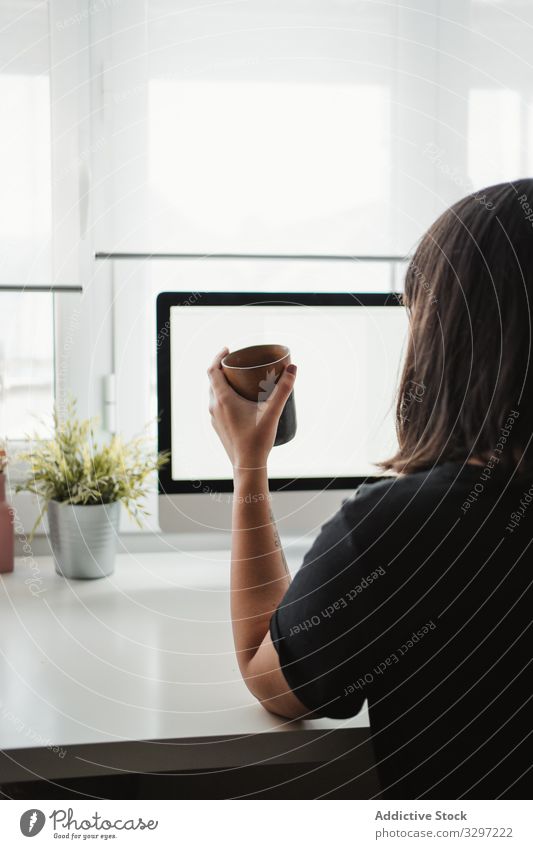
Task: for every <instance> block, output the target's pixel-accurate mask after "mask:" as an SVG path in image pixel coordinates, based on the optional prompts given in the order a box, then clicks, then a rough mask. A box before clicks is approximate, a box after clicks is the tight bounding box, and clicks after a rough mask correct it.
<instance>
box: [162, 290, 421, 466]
mask: <svg viewBox="0 0 533 849" xmlns="http://www.w3.org/2000/svg"><path fill="white" fill-rule="evenodd" d="M406 333H407V316H406V313H405V311H404V310H403V309H402V308H401V307H394V306H393V307H362V306H349V307H346V306H319V307H307V306H279V305H273V306H235V307H233V306H202V305H194V306H173V307H171V309H170V343H171V413H172V428H171V439H172V445H171V448H172V466H171V468H172V477H173V479H174V480H194V481H197V482H198V481H204V480H219V479H227V478H229V477H230V473H231V467H230V463H229V460H228V458H227V456H226V454H225V452H224V449H223V448H222V445H221V444H220V442H219V439H218V437H217V435H216V433H215V432H214V430H213V427H212V425H211V421H210V416H209V411H208V394H209V391H208V390H209V384H208V378H207V375H206V370H207V368H208V366H209V364H210V362H211V360H212V359H213V357H214V356H215V354H216V353H217V352H218V351H219V350H221V349H222V348H223V347H224V346H227V347H228V348H229V349H230V350H235V349H237V348H242V347H245V346H247V345H256V344H262V343H279V344H283V345H287V346H288V347H289V348H290V350H291V357H292V361H293V362H294V363H296V364H297V365H298V375H297V379H296V385H295V401H296V413H297V421H298V429H297V433H296V436H295V438H294V439H293V440H292V441H291V442H289V443H287V444H286V445H279V446H276V447H275V448H273V449H272V452H271V455H270V462H269V474H270V477H271V478H332V477H352V476H355V477H357V476H366V475H374V474H376V473H377V469H376V466H375V465H374V464H375V463H376V462H378V461H379V460H383V459H385V458H386V457H387V456H389V455H390V454H391V453H392V452H393V451H394V448H395V445H396V440H395V433H394V394H395V389H396V385H397V380H398V376H399V369H400V364H401V359H402V354H403V346H404V341H405V338H406Z"/></svg>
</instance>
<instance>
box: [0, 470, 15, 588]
mask: <svg viewBox="0 0 533 849" xmlns="http://www.w3.org/2000/svg"><path fill="white" fill-rule="evenodd" d="M14 549H15V536H14V531H13V509H12V507H11V506H10V505H9V504H8V503H7V501H6V476H5V474H4V473H3V472H0V573H2V572H12V571H13V562H14V560H13V558H14Z"/></svg>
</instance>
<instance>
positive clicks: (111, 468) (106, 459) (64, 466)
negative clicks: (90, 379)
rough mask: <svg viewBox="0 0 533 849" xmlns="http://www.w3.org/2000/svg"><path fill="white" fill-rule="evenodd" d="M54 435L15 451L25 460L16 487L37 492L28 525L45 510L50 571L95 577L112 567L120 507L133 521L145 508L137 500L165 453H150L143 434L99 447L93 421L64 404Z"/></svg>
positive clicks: (138, 519) (139, 521)
mask: <svg viewBox="0 0 533 849" xmlns="http://www.w3.org/2000/svg"><path fill="white" fill-rule="evenodd" d="M53 424H54V433H53V436H52V437H51V438H49V439H42V438H34V439H33V440H32V445H31V449H30V450H29V451H25V452H23V453H22V454H21V455H20V459H21V460H24V461H26V462H27V463H28V464H29V473H28V477H27V479H26V481H25V482H24V483H22V484H20V485H19V486H18V487H17V491H20V490H25V491H28V492H32V493H34V494H35V495H37V496H38V497H39V499H40V501H41V505H42V509H41V513H40V515H39V518H38V520H37V522H36V523H35V526H34V528H33V531H32V534H33V533H34V531H35V528H36V527H37V525H38V524H39V522H40V521H41V519H42V517H43V515H44V514H45V513H47V514H48V522H49V527H50V544H51V547H52V553H53V556H54V560H55V564H56V571H57V572H58V573H59V574H60V575H63V576H64V577H66V578H101V577H103V576H105V575H110V574H111V573H112V572H113V569H114V562H115V551H116V541H117V535H118V526H119V516H120V505H121V504H123V505H124V507H125V508H126V510H127V511H128V513H129V515H130V516H132V517H133V518H134V519H135V521H136V522H137V524H139V525H142V518H143V516H146V515H147V511H146V510H144V509H143V507H142V500H143V498H144V496H145V495H146V493H147V491H148V488H149V479H150V476H151V475H152V473H153V472H155V471H156V470H157V469H160V468H161V467H162V466H163V465H164V464H165V463H167V462H168V454H167V453H164V454H163V453H160V454H158V453H157V452H156V451H154V450H151V449H150V447H149V444H148V437H147V436H146V435H143V436H140V437H137V438H136V439H133V440H132V441H130V442H126V443H125V442H123V441H122V439H121V438H120V437H119V436H113V437H112V438H111V439H110V440H109V442H108V443H107V444H105V445H101V446H99V445H98V444H97V442H96V439H95V434H94V426H95V420H94V419H85V420H79V419H78V417H77V415H76V405H75V403H74V402H70V403H69V404H68V407H67V411H66V415H65V417H64V419H62V420H61V421H60V419H59V416H58V413H57V410H56V411H55V412H54V416H53Z"/></svg>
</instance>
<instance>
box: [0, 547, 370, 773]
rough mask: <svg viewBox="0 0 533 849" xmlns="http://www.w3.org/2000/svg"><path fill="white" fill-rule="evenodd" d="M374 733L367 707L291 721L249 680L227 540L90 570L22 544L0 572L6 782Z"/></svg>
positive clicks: (277, 749) (244, 757)
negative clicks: (34, 553)
mask: <svg viewBox="0 0 533 849" xmlns="http://www.w3.org/2000/svg"><path fill="white" fill-rule="evenodd" d="M301 556H302V552H301V551H298V550H293V551H292V552H291V554H290V555H289V562H290V565H291V566H292V567H294V568H296V567H297V566H298V565H299V564H300V562H301ZM30 582H33V583H30ZM368 736H369V735H368V717H367V714H366V711H363V712H362V713H361V714H359V716H357V717H356V718H355V719H353V720H350V721H344V720H343V721H338V720H314V721H305V722H288V721H286V720H282V719H280V718H277V717H275V716H273V715H271V714H268V713H267V712H266V711H264V710H263V709H262V708H261V707H260V706H259V705H258V704H257V703H256V702H255V700H254V699H253V697H252V696H251V695H250V694H249V693H248V690H247V689H246V687H245V686H244V684H243V682H242V680H241V677H240V674H239V671H238V667H237V664H236V660H235V656H234V652H233V643H232V635H231V624H230V618H229V555H228V552H227V551H190V552H188V553H186V554H185V553H169V554H160V553H158V554H138V555H135V554H122V555H119V556H118V557H117V567H116V572H115V574H114V575H113V576H111V577H110V578H104V579H101V580H96V581H66V580H65V579H63V578H61V577H59V576H58V575H56V574H55V572H54V568H53V563H52V560H51V558H36V559H32V558H21V559H19V560H18V561H17V563H16V567H15V572H14V573H13V574H10V575H3V576H0V750H1V751H0V783H5V782H8V781H21V780H30V779H37V778H41V777H47V778H52V777H53V778H67V777H73V776H84V775H99V774H105V773H120V772H123V771H126V772H129V771H134V772H158V771H170V770H188V769H206V768H208V769H216V768H227V767H230V768H231V767H233V766H245V765H250V764H258V763H260V764H269V763H272V764H274V763H277V764H282V763H302V764H303V763H307V762H309V763H310V762H325V761H330V760H332V759H334V758H337V757H345V756H351V757H357V756H358V753H359V752H361V755H362V757H363V760H365V759H366V757H367V755H366V754H363V750H365V751H366V748H367V745H366V741H367V740H368ZM54 747H55V748H56V751H54ZM57 750H59V751H57Z"/></svg>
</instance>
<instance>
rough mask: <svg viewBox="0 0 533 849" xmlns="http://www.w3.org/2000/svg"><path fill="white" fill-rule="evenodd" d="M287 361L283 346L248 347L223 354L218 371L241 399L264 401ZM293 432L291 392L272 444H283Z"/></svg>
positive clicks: (289, 359)
mask: <svg viewBox="0 0 533 849" xmlns="http://www.w3.org/2000/svg"><path fill="white" fill-rule="evenodd" d="M290 361H291V353H290V351H289V349H288V348H287V347H286V346H285V345H252V346H251V347H249V348H240V349H239V350H238V351H232V352H231V353H230V354H226V356H225V357H224V359H223V360H222V371H223V372H224V375H225V377H226V380H227V381H228V383H229V385H230V386H231V387H232V388H233V389H235V391H236V392H238V393H239V395H242V396H243V398H247V399H248V400H249V401H256V402H257V403H261V402H262V401H266V400H267V398H268V397H269V395H270V394H271V392H272V390H273V389H274V386H275V385H276V383H277V382H278V380H279V378H280V377H281V375H282V374H283V372H284V371H285V369H286V368H287V366H288V365H289V363H290ZM295 433H296V407H295V404H294V392H291V394H290V395H289V397H288V398H287V401H286V403H285V406H284V408H283V412H282V414H281V416H280V419H279V423H278V430H277V433H276V439H275V441H274V445H284V444H285V443H286V442H290V440H291V439H293V438H294V435H295Z"/></svg>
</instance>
